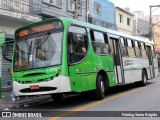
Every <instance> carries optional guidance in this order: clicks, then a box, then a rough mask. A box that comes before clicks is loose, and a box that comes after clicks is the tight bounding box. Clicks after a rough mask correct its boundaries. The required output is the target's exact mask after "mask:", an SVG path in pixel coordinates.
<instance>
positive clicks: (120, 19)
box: [119, 14, 123, 23]
mask: <svg viewBox="0 0 160 120" xmlns="http://www.w3.org/2000/svg"><path fill="white" fill-rule="evenodd" d="M119 22H120V23H123V15H121V14H119Z"/></svg>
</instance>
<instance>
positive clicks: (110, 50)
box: [12, 18, 158, 100]
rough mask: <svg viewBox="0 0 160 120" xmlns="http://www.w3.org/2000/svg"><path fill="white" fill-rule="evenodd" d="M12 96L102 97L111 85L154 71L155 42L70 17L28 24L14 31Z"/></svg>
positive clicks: (143, 77)
mask: <svg viewBox="0 0 160 120" xmlns="http://www.w3.org/2000/svg"><path fill="white" fill-rule="evenodd" d="M12 69H13V70H12V71H13V72H12V79H13V88H14V91H15V94H16V95H17V96H24V95H27V96H28V95H42V94H51V96H52V98H53V99H54V100H58V99H61V98H62V96H63V94H67V93H80V92H85V91H93V92H94V94H95V98H97V99H103V98H104V95H105V91H106V90H108V88H110V87H112V86H117V85H124V84H128V83H135V82H140V83H141V84H142V85H146V84H147V80H149V79H152V78H154V77H156V76H157V75H158V64H157V59H156V54H155V50H154V43H153V42H152V41H149V40H148V39H146V38H138V37H134V36H130V35H126V34H124V33H120V32H117V31H113V30H109V29H107V28H103V27H100V26H96V25H93V24H89V23H85V22H81V21H78V20H74V19H71V18H53V19H48V20H43V21H40V22H36V23H31V24H28V25H26V26H23V27H21V28H19V29H17V30H16V32H15V45H14V54H13V60H12Z"/></svg>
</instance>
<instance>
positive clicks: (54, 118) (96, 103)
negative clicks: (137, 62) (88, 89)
mask: <svg viewBox="0 0 160 120" xmlns="http://www.w3.org/2000/svg"><path fill="white" fill-rule="evenodd" d="M157 84H160V82H158V83H155V84H151V85H147V86H145V87H140V88H136V89H134V90H130V91H126V92H123V93H120V94H118V95H115V96H112V97H110V98H106V99H103V100H101V101H97V102H94V103H91V104H89V105H86V106H83V107H80V108H77V109H75V110H73V111H70V112H67V111H66V112H65V113H62V114H60V115H58V116H56V117H53V118H51V119H50V120H57V119H59V118H62V117H65V116H68V115H70V114H74V113H76V112H79V111H82V110H85V109H87V108H91V107H93V106H96V105H99V104H102V103H104V102H108V101H110V100H113V99H116V98H120V97H122V96H125V95H128V94H130V93H133V92H136V91H139V90H142V89H145V88H147V87H150V86H155V85H157Z"/></svg>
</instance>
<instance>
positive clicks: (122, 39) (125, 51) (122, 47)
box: [120, 38, 128, 56]
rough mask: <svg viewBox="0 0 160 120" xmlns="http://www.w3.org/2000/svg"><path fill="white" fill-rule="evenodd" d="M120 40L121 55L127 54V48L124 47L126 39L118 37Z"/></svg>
mask: <svg viewBox="0 0 160 120" xmlns="http://www.w3.org/2000/svg"><path fill="white" fill-rule="evenodd" d="M120 41H121V47H120V48H121V54H122V56H128V54H127V49H126V40H125V38H120Z"/></svg>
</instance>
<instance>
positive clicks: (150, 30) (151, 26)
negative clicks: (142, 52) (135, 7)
mask: <svg viewBox="0 0 160 120" xmlns="http://www.w3.org/2000/svg"><path fill="white" fill-rule="evenodd" d="M149 7H150V20H149V40H150V41H152V40H153V39H154V38H153V27H154V25H152V7H160V5H152V6H151V5H150V6H149Z"/></svg>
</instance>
